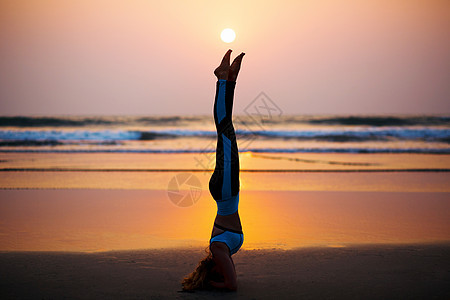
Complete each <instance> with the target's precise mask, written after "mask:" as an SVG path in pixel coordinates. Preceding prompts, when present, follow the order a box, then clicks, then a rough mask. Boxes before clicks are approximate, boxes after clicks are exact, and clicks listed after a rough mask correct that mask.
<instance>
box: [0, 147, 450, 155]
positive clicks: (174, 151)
mask: <svg viewBox="0 0 450 300" xmlns="http://www.w3.org/2000/svg"><path fill="white" fill-rule="evenodd" d="M214 151H215V150H214V149H210V150H207V149H120V148H106V149H39V148H32V149H24V148H21V149H0V153H11V152H14V153H166V154H177V153H198V154H200V155H201V154H207V153H213V152H214ZM239 152H241V153H244V152H253V153H354V154H361V153H366V154H371V153H372V154H373V153H393V154H394V153H410V154H450V148H324V147H320V148H249V149H245V150H242V151H239Z"/></svg>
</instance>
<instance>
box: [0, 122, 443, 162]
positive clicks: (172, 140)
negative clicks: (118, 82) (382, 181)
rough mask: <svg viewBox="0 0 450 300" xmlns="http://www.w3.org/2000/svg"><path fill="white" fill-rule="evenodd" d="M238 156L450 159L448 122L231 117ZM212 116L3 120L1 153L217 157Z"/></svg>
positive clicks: (0, 130) (1, 126) (0, 142)
mask: <svg viewBox="0 0 450 300" xmlns="http://www.w3.org/2000/svg"><path fill="white" fill-rule="evenodd" d="M234 126H235V129H236V134H237V138H238V147H239V151H240V152H258V153H432V154H449V153H450V116H403V115H383V116H362V115H352V116H330V115H328V116H301V115H290V116H289V115H283V116H279V117H270V118H255V117H254V116H251V115H245V116H234ZM215 143H216V131H215V127H214V122H213V119H212V116H211V115H209V116H145V117H144V116H99V117H94V116H46V117H21V116H14V117H5V116H4V117H0V152H3V153H5V152H51V153H59V152H62V153H84V152H86V153H107V152H112V153H202V152H208V153H209V152H214V151H215Z"/></svg>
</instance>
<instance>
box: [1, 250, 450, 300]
mask: <svg viewBox="0 0 450 300" xmlns="http://www.w3.org/2000/svg"><path fill="white" fill-rule="evenodd" d="M203 255H204V253H202V251H201V250H199V249H197V250H193V249H178V250H167V249H164V250H143V251H119V252H101V253H90V254H86V253H58V252H29V253H27V252H8V253H0V268H1V270H2V280H1V281H0V297H1V298H2V299H212V298H214V299H216V298H218V299H448V298H449V297H450V285H449V284H448V283H449V282H450V245H449V244H441V245H417V244H415V245H401V246H399V245H372V246H352V247H347V248H323V247H319V248H304V249H299V250H244V251H240V252H238V253H237V254H236V255H235V256H234V260H235V264H236V270H237V274H238V290H237V292H221V291H197V292H195V293H181V292H180V289H181V285H180V279H181V278H182V277H183V276H184V275H186V274H187V273H189V272H191V270H192V269H193V268H194V267H195V265H196V262H197V261H198V260H199V259H200V258H201V257H202V256H203Z"/></svg>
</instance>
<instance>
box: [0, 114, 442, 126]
mask: <svg viewBox="0 0 450 300" xmlns="http://www.w3.org/2000/svg"><path fill="white" fill-rule="evenodd" d="M211 118H212V117H211V116H144V117H142V116H140V117H138V116H98V117H81V116H62V117H57V116H50V117H29V116H13V117H7V116H3V117H0V127H17V128H28V127H58V128H60V127H90V126H94V127H95V126H125V127H126V126H158V127H159V126H182V127H189V126H190V125H192V124H204V123H205V122H210V121H211ZM235 121H236V122H238V123H239V122H242V123H245V124H247V125H255V124H256V125H270V124H277V125H280V124H286V125H293V124H309V125H328V126H332V125H342V126H373V127H386V126H398V127H405V126H450V116H303V115H296V116H294V115H283V116H281V117H273V118H258V117H257V116H256V117H255V116H250V115H237V116H236V118H235Z"/></svg>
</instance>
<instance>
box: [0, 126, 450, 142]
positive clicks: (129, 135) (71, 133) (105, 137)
mask: <svg viewBox="0 0 450 300" xmlns="http://www.w3.org/2000/svg"><path fill="white" fill-rule="evenodd" d="M236 134H237V137H238V138H247V137H252V138H260V139H273V140H277V139H283V140H292V139H294V140H316V141H328V142H365V141H392V140H422V141H426V142H440V143H449V142H450V129H443V128H401V127H398V128H387V129H380V128H373V127H372V128H365V129H363V128H358V129H353V130H350V129H346V130H342V129H339V130H260V131H250V130H237V131H236ZM180 137H184V138H190V137H194V138H215V137H216V132H215V131H207V130H154V131H138V130H131V131H128V130H97V131H96V130H0V140H3V141H5V140H16V141H20V140H35V141H44V140H47V141H49V140H51V141H68V140H70V141H86V140H91V141H132V140H141V141H152V140H158V139H175V138H180Z"/></svg>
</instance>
